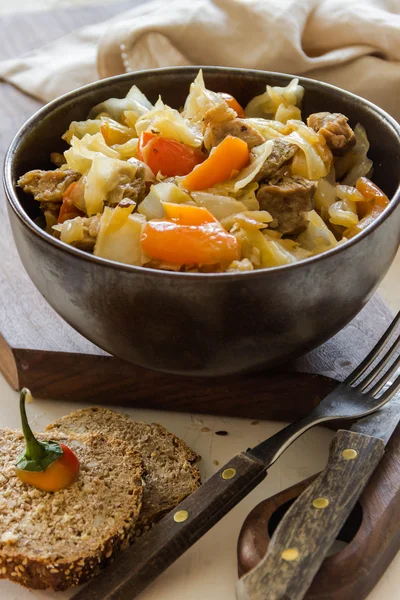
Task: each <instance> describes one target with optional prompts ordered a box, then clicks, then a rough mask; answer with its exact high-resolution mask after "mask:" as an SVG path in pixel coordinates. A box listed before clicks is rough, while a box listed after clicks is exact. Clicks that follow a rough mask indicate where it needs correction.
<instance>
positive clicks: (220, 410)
mask: <svg viewBox="0 0 400 600" xmlns="http://www.w3.org/2000/svg"><path fill="white" fill-rule="evenodd" d="M136 3H138V4H139V3H140V1H137V2H136ZM131 6H132V2H122V3H117V4H114V3H112V4H104V5H98V6H95V7H94V6H93V5H92V6H89V7H80V8H75V9H64V10H61V9H57V10H54V11H51V12H40V13H32V14H22V15H14V16H7V17H3V19H2V44H1V45H0V59H3V58H11V57H14V56H18V55H21V54H22V53H24V52H26V51H29V50H32V49H33V48H35V47H38V46H40V45H43V44H45V43H47V42H49V41H50V40H52V39H56V38H57V37H59V36H60V35H63V34H65V33H68V32H69V31H71V30H73V29H74V28H76V27H77V26H81V25H83V24H86V25H88V24H90V23H94V22H98V21H101V20H103V19H107V18H110V17H112V16H114V15H115V14H116V13H118V12H120V11H121V10H126V9H127V8H129V7H131ZM0 94H1V100H2V106H3V119H2V122H1V124H0V158H1V159H3V157H4V154H5V152H6V149H7V147H8V144H9V142H10V141H11V139H12V137H13V136H14V134H15V132H16V131H17V129H18V128H19V126H20V125H21V124H22V123H23V122H24V121H25V120H26V118H27V117H29V116H30V115H31V114H32V113H33V112H34V111H35V110H36V109H37V108H38V107H39V105H40V104H39V102H37V101H35V100H33V99H32V98H30V97H28V96H26V95H24V94H22V93H21V92H19V91H18V90H17V89H15V88H13V87H12V86H10V85H8V84H5V83H2V84H0ZM0 257H1V261H0V294H1V295H0V370H1V371H2V372H3V373H4V374H5V376H6V378H7V380H8V381H9V383H10V385H11V386H12V387H13V388H14V389H17V388H19V387H22V386H23V385H25V386H28V387H30V388H31V389H32V391H33V392H34V393H35V394H36V395H37V396H41V397H52V398H60V399H68V400H76V401H84V400H88V401H93V402H98V403H102V402H103V403H104V402H106V403H108V404H129V405H131V406H138V407H140V406H145V407H146V408H164V409H167V410H187V411H196V412H205V413H214V414H231V415H233V416H247V417H252V418H271V419H293V418H296V417H298V416H300V415H301V414H303V413H304V412H307V411H308V410H309V409H310V408H311V407H312V406H313V405H314V404H315V403H316V402H318V400H319V399H320V398H321V397H323V396H324V395H325V394H326V393H327V392H328V391H329V390H330V389H331V388H332V382H331V380H329V379H326V378H325V377H324V376H328V377H331V378H334V379H337V380H341V379H343V378H344V377H345V376H346V375H347V373H348V372H350V371H351V370H352V368H354V366H355V365H356V364H357V363H358V362H359V361H360V360H361V359H362V358H363V356H364V355H365V354H366V352H367V350H368V349H369V348H370V347H371V346H372V345H373V343H374V342H375V341H376V340H377V339H378V338H379V336H380V335H381V333H382V332H383V330H384V329H385V327H386V325H387V323H388V321H389V320H390V311H389V310H388V309H387V307H386V306H385V304H384V303H383V302H382V301H381V300H380V299H379V298H377V297H375V298H373V299H372V300H371V301H370V302H369V304H368V305H367V306H366V307H365V308H364V310H363V311H362V312H361V313H360V315H359V316H358V317H357V318H356V319H355V320H354V321H353V322H352V323H351V324H350V325H349V326H348V327H347V328H345V329H344V330H343V331H341V332H340V333H339V334H337V335H336V336H335V337H334V338H332V339H331V340H330V341H329V342H327V343H326V344H324V345H323V346H321V347H320V348H318V349H317V350H315V351H314V352H312V353H310V354H308V355H306V356H305V357H303V358H301V359H299V360H298V361H295V362H294V363H292V364H291V365H288V366H287V367H286V368H285V369H282V371H281V372H279V373H274V374H273V375H271V374H268V373H265V374H259V375H256V376H252V377H250V376H246V377H241V378H238V379H236V378H235V379H229V380H226V379H219V380H213V381H209V380H199V379H188V378H183V377H174V376H170V375H163V374H160V373H153V372H148V371H145V370H143V369H140V368H138V367H133V366H132V365H129V364H127V363H124V362H123V361H120V360H117V359H115V358H113V357H111V356H109V355H107V354H106V353H105V352H103V351H102V350H100V349H99V348H97V347H96V346H94V345H93V344H92V343H91V342H89V341H88V340H86V339H85V338H83V337H82V336H81V335H80V334H78V333H77V332H76V331H74V330H73V329H72V328H71V327H70V326H69V325H67V324H66V323H65V322H64V321H63V320H62V319H61V318H60V317H59V316H58V315H57V314H56V313H55V312H54V310H53V309H52V308H50V307H49V306H48V304H47V303H46V301H45V300H44V298H43V297H42V296H41V295H40V293H39V292H38V291H37V290H36V288H35V287H34V286H33V284H32V283H31V281H30V279H29V278H28V276H27V274H26V273H25V271H24V269H23V267H22V264H21V262H20V260H19V257H18V255H17V251H16V248H15V246H14V243H13V240H12V235H11V231H10V227H9V223H8V217H7V214H6V205H5V198H4V194H3V192H1V197H0ZM301 373H311V374H313V375H314V376H313V377H309V376H307V375H302V374H301Z"/></svg>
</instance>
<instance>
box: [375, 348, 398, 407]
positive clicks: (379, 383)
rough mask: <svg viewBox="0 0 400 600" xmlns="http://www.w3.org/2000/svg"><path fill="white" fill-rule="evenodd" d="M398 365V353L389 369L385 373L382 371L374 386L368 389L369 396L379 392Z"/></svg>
mask: <svg viewBox="0 0 400 600" xmlns="http://www.w3.org/2000/svg"><path fill="white" fill-rule="evenodd" d="M399 343H400V339H399ZM399 365H400V354H399V356H398V357H397V358H396V360H395V361H394V363H393V364H392V365H391V367H390V369H388V370H387V371H386V373H384V374H383V375H382V377H381V378H380V379H378V381H377V382H376V383H375V384H374V386H373V387H372V388H371V389H370V390H369V391H368V394H369V395H370V396H375V395H376V394H377V393H378V392H380V391H381V389H382V388H383V386H384V385H385V383H387V382H388V381H389V380H390V378H391V377H392V375H394V373H396V371H397V369H398V368H399Z"/></svg>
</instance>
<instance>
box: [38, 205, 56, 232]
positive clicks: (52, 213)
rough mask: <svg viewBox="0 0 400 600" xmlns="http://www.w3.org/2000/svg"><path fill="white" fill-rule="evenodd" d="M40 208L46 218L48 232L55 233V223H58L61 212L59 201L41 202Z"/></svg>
mask: <svg viewBox="0 0 400 600" xmlns="http://www.w3.org/2000/svg"><path fill="white" fill-rule="evenodd" d="M40 210H41V211H42V212H43V215H44V218H45V220H46V231H47V233H50V234H53V233H54V231H53V225H57V221H58V215H59V212H60V203H59V202H41V203H40Z"/></svg>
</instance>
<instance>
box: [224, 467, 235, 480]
mask: <svg viewBox="0 0 400 600" xmlns="http://www.w3.org/2000/svg"><path fill="white" fill-rule="evenodd" d="M235 475H236V469H232V468H229V469H225V471H222V475H221V477H222V479H233V478H234V477H235Z"/></svg>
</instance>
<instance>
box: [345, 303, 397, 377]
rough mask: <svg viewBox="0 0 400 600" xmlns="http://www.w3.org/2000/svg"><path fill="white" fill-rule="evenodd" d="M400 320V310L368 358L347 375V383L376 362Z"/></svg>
mask: <svg viewBox="0 0 400 600" xmlns="http://www.w3.org/2000/svg"><path fill="white" fill-rule="evenodd" d="M399 322H400V312H398V313H397V315H396V316H395V318H394V320H393V322H392V323H391V325H389V327H388V328H387V330H386V331H385V333H384V334H383V336H382V337H381V339H380V340H379V341H378V342H377V343H376V344H375V346H374V347H373V348H372V350H371V352H370V353H369V354H368V356H366V358H364V360H363V361H362V362H361V363H360V364H359V366H358V367H357V369H354V371H353V372H352V373H350V375H349V376H348V377H347V379H345V381H344V383H345V384H347V385H351V384H352V383H354V382H355V381H356V380H357V379H358V378H359V377H361V375H362V374H363V373H365V371H366V370H367V369H368V367H369V366H370V365H371V364H372V363H373V362H374V360H375V359H376V357H377V356H378V355H379V353H380V352H381V350H382V348H384V346H385V344H386V342H387V341H388V339H389V338H390V337H391V335H392V333H393V331H394V330H395V329H396V327H397V325H398V324H399Z"/></svg>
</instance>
